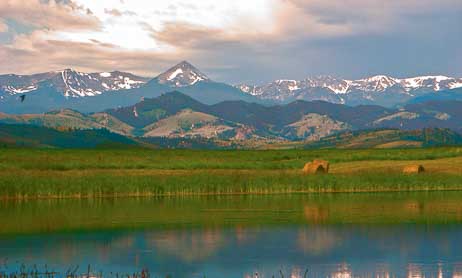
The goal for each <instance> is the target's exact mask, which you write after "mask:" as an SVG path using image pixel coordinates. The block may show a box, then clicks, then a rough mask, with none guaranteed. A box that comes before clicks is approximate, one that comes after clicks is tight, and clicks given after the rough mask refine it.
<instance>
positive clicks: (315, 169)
mask: <svg viewBox="0 0 462 278" xmlns="http://www.w3.org/2000/svg"><path fill="white" fill-rule="evenodd" d="M328 171H329V164H327V165H326V167H324V166H323V163H320V162H316V161H313V162H308V163H306V164H305V166H304V167H303V173H305V174H312V175H313V174H314V175H316V174H327V172H328Z"/></svg>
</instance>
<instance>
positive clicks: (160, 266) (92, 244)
mask: <svg viewBox="0 0 462 278" xmlns="http://www.w3.org/2000/svg"><path fill="white" fill-rule="evenodd" d="M460 234H462V226H458V225H451V226H441V225H429V226H427V225H425V226H419V225H394V226H383V225H379V226H362V225H347V226H344V225H309V226H289V227H287V226H260V227H256V228H245V227H242V226H240V227H230V228H218V227H210V228H206V229H199V228H196V229H169V230H150V231H149V230H144V231H112V232H85V233H79V232H76V233H64V234H48V235H40V236H33V235H32V236H18V237H15V240H8V239H7V238H5V237H3V238H0V254H8V260H9V261H10V262H16V261H18V262H21V263H25V264H26V265H33V264H37V265H45V264H48V265H49V266H50V267H52V268H55V269H59V268H64V271H65V269H67V268H68V267H70V266H76V265H80V266H85V265H88V264H91V265H92V266H93V267H94V268H95V269H99V270H104V271H113V272H125V273H127V272H133V271H135V270H140V269H141V268H144V267H147V268H148V269H149V270H150V271H151V273H152V275H153V276H156V277H159V276H161V277H163V276H165V275H167V274H171V275H172V277H203V275H206V276H207V277H221V276H220V274H223V273H226V274H228V276H229V277H246V276H248V275H250V276H249V277H252V276H251V275H254V274H255V273H256V272H258V273H259V274H260V275H259V277H267V276H268V275H269V277H271V275H276V276H278V275H279V271H280V270H281V271H283V273H284V276H285V277H303V276H304V273H305V270H306V269H308V270H309V275H308V277H462V276H461V274H462V250H461V248H460V246H462V238H461V237H460ZM458 262H460V263H459V264H458Z"/></svg>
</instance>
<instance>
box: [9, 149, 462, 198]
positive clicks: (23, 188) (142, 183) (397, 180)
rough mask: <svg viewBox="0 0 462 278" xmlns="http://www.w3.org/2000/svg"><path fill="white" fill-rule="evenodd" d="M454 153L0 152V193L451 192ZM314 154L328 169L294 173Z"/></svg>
mask: <svg viewBox="0 0 462 278" xmlns="http://www.w3.org/2000/svg"><path fill="white" fill-rule="evenodd" d="M461 152H462V149H461V148H437V149H419V150H413V149H412V150H354V151H352V150H316V151H304V150H286V151H281V150H277V151H194V150H159V151H156V150H141V149H130V150H100V151H96V150H24V149H17V150H0V198H3V199H5V198H67V197H80V198H82V197H105V196H157V195H192V194H274V193H294V192H375V191H430V190H459V189H462V173H461V172H460V171H458V169H460V167H461V166H462V159H459V158H457V159H456V160H454V159H452V160H451V159H449V158H453V157H458V156H462V153H461ZM314 158H324V159H327V160H329V161H330V162H331V163H332V173H333V174H329V175H326V176H304V175H302V174H301V172H300V169H301V168H302V167H303V165H304V163H305V162H307V161H310V160H312V159H314ZM435 159H440V160H437V161H436V160H435ZM441 159H442V160H441ZM445 159H446V160H445ZM405 160H413V161H422V160H425V164H431V165H432V167H433V169H434V170H435V171H430V173H427V174H424V175H418V176H406V175H402V174H401V173H400V169H401V167H402V164H403V163H408V162H403V161H405ZM433 160H435V161H434V162H433ZM377 161H381V162H380V163H379V162H377ZM459 164H460V165H459ZM377 165H380V167H377ZM445 169H451V171H449V172H448V171H446V173H443V172H444V170H445Z"/></svg>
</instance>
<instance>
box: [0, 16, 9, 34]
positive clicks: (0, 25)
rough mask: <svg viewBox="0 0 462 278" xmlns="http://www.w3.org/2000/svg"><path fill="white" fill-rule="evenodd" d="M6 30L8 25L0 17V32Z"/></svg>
mask: <svg viewBox="0 0 462 278" xmlns="http://www.w3.org/2000/svg"><path fill="white" fill-rule="evenodd" d="M6 32H8V25H6V23H5V22H4V21H3V20H2V19H1V18H0V33H6Z"/></svg>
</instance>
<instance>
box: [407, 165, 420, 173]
mask: <svg viewBox="0 0 462 278" xmlns="http://www.w3.org/2000/svg"><path fill="white" fill-rule="evenodd" d="M423 172H425V168H424V167H423V166H422V165H408V166H406V167H404V169H403V173H404V174H420V173H423Z"/></svg>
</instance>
